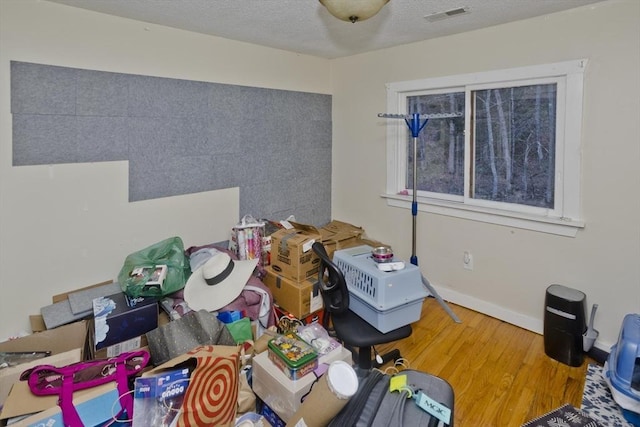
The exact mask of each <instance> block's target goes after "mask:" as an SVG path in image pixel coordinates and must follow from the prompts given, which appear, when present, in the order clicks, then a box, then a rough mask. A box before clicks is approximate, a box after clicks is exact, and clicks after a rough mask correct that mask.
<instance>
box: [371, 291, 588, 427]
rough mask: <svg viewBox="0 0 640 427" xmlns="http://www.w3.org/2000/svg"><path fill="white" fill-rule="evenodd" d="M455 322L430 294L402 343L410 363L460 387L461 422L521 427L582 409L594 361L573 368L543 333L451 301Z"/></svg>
mask: <svg viewBox="0 0 640 427" xmlns="http://www.w3.org/2000/svg"><path fill="white" fill-rule="evenodd" d="M449 306H450V307H451V309H452V310H453V311H454V312H455V313H456V315H457V316H458V317H459V318H460V320H461V323H456V322H454V321H453V319H452V318H451V317H450V316H449V315H448V314H447V313H446V312H445V311H444V309H443V308H442V307H441V306H440V305H439V304H438V302H437V301H436V300H435V299H434V298H427V299H426V300H425V302H424V304H423V308H422V318H421V319H420V321H418V322H416V323H415V324H414V325H413V334H412V335H411V337H409V338H406V339H404V340H402V341H397V342H395V343H392V344H388V345H385V346H377V347H376V349H377V350H378V352H379V353H384V352H385V351H386V350H389V349H391V348H398V349H400V352H401V354H402V356H403V357H404V358H405V359H406V360H407V361H408V362H409V364H410V366H409V367H410V368H412V369H418V370H421V371H424V372H428V373H430V374H433V375H437V376H439V377H441V378H443V379H445V380H446V381H448V382H449V384H451V386H452V387H453V389H454V392H455V410H454V420H455V425H456V427H492V426H496V427H511V426H514V427H517V426H520V425H522V424H523V423H525V422H526V421H529V420H531V419H533V418H535V417H537V416H539V415H542V414H544V413H545V412H548V411H550V410H552V409H555V408H557V407H558V406H561V405H562V404H564V403H570V404H572V405H574V406H575V407H577V408H579V407H580V404H581V402H582V389H583V386H584V380H585V376H586V372H587V365H588V364H590V363H591V364H595V363H596V361H595V360H593V359H591V358H589V357H585V361H584V363H583V364H582V366H580V367H570V366H567V365H565V364H563V363H560V362H558V361H556V360H554V359H551V358H550V357H548V356H547V355H546V354H545V352H544V342H543V336H542V335H538V334H536V333H533V332H530V331H528V330H525V329H522V328H519V327H517V326H513V325H511V324H509V323H506V322H503V321H501V320H498V319H495V318H493V317H489V316H486V315H484V314H481V313H478V312H475V311H472V310H469V309H466V308H464V307H461V306H457V305H454V304H449Z"/></svg>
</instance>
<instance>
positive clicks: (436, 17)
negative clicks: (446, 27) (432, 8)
mask: <svg viewBox="0 0 640 427" xmlns="http://www.w3.org/2000/svg"><path fill="white" fill-rule="evenodd" d="M465 13H469V8H468V7H457V8H455V9H449V10H445V11H444V12H436V13H432V14H430V15H425V17H424V19H426V20H427V21H429V22H435V21H442V20H443V19H447V18H453V17H454V16H458V15H464V14H465Z"/></svg>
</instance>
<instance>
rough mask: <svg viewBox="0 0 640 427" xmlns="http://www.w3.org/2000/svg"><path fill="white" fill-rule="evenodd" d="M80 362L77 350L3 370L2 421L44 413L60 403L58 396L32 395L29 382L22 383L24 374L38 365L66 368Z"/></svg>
mask: <svg viewBox="0 0 640 427" xmlns="http://www.w3.org/2000/svg"><path fill="white" fill-rule="evenodd" d="M80 360H81V350H80V349H79V348H76V349H73V350H69V351H66V352H64V353H58V354H55V355H53V356H49V357H43V358H42V359H38V360H34V361H32V362H28V363H22V364H20V365H16V366H11V367H9V368H5V369H3V370H1V371H0V404H2V405H3V408H2V412H0V420H4V419H7V418H13V417H17V416H20V415H25V414H31V413H34V412H40V411H44V410H46V409H49V408H50V407H52V406H55V405H56V404H57V402H58V396H36V395H34V394H33V393H31V390H30V389H29V385H28V384H27V382H26V381H20V374H22V372H24V371H25V370H26V369H29V368H33V367H34V366H38V365H54V366H66V365H70V364H72V363H76V362H80Z"/></svg>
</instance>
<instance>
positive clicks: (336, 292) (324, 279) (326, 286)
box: [312, 242, 349, 315]
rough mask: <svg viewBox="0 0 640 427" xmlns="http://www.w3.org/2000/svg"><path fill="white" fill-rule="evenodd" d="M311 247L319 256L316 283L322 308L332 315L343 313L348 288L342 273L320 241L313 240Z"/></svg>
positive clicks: (347, 305) (346, 302) (347, 307)
mask: <svg viewBox="0 0 640 427" xmlns="http://www.w3.org/2000/svg"><path fill="white" fill-rule="evenodd" d="M312 249H313V252H315V254H316V255H318V258H320V268H319V271H318V283H319V285H320V292H321V293H322V302H323V303H324V308H325V310H327V311H328V312H329V313H331V314H332V315H336V314H338V315H339V314H340V313H344V312H345V311H347V310H348V309H349V289H348V288H347V282H346V281H345V280H344V275H343V274H342V272H341V271H340V269H339V268H338V266H336V265H335V264H334V263H333V261H331V259H330V258H329V255H328V254H327V251H326V249H325V248H324V245H323V244H322V243H320V242H315V243H314V244H313V245H312Z"/></svg>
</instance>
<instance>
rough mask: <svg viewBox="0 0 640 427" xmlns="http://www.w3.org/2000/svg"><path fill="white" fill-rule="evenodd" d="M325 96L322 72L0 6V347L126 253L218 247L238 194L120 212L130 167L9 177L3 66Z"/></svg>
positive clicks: (185, 36)
mask: <svg viewBox="0 0 640 427" xmlns="http://www.w3.org/2000/svg"><path fill="white" fill-rule="evenodd" d="M11 60H15V61H25V62H35V63H41V64H50V65H60V66H65V67H75V68H85V69H91V70H101V71H113V72H120V73H131V74H142V75H148V76H160V77H171V78H180V79H189V80H199V81H208V82H217V83H229V84H238V85H246V86H254V87H265V88H274V89H285V90H296V91H304V92H315V93H324V94H327V93H330V91H331V87H330V80H329V75H330V62H329V61H328V60H325V59H320V58H315V57H310V56H304V55H299V54H294V53H289V52H284V51H280V50H275V49H268V48H263V47H258V46H255V45H250V44H247V43H239V42H234V41H229V40H225V39H221V38H215V37H210V36H204V35H200V34H195V33H189V32H185V31H179V30H175V29H170V28H167V27H161V26H156V25H151V24H146V23H142V22H137V21H133V20H127V19H121V18H116V17H111V16H107V15H102V14H98V13H93V12H88V11H85V10H82V9H77V8H72V7H68V6H62V5H58V4H54V3H49V2H43V1H38V0H0V340H2V339H4V338H6V337H8V336H10V335H13V334H15V333H17V332H19V331H21V330H25V331H30V329H29V325H28V315H30V314H37V313H39V311H40V307H42V306H45V305H48V304H50V303H51V296H52V295H55V294H58V293H61V292H64V291H68V290H73V289H77V288H79V287H82V286H87V285H90V284H93V283H98V282H102V281H104V280H109V279H115V278H116V276H117V274H118V272H119V270H120V267H121V266H122V263H123V261H124V258H125V257H126V256H127V255H128V254H129V253H131V252H133V251H136V250H138V249H141V248H143V247H146V246H147V245H150V244H153V243H156V242H157V241H160V240H162V239H164V238H167V237H172V236H180V237H181V238H182V239H183V242H184V245H185V248H186V247H189V246H193V245H202V244H207V243H211V242H217V241H221V240H225V239H227V238H228V237H229V231H230V229H231V227H232V226H233V225H234V224H235V223H236V222H237V221H238V219H239V218H238V217H239V193H238V189H237V188H231V189H227V190H221V191H211V192H205V193H198V194H192V195H186V196H179V197H171V198H163V199H158V200H149V201H141V202H135V203H129V202H128V193H127V188H128V164H127V162H105V163H85V164H64V165H53V166H22V167H12V162H11V158H12V149H11V146H12V140H11V114H10V96H9V93H10V81H9V77H10V76H9V61H11Z"/></svg>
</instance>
